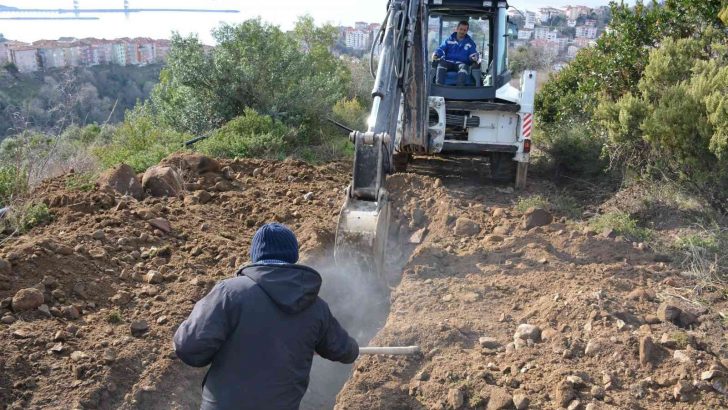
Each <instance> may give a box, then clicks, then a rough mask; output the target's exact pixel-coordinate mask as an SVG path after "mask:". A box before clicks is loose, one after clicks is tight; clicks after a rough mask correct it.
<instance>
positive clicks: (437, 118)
mask: <svg viewBox="0 0 728 410" xmlns="http://www.w3.org/2000/svg"><path fill="white" fill-rule="evenodd" d="M508 7H509V6H508V2H507V1H503V0H388V3H387V12H386V17H385V19H384V22H383V24H382V26H381V29H380V30H379V31H378V32H377V34H376V36H375V40H374V42H373V44H372V49H371V56H370V57H371V58H370V62H372V66H371V69H372V75H373V76H374V79H375V80H374V87H373V89H372V107H371V113H370V116H369V118H368V121H367V127H368V128H367V130H366V131H364V130H361V131H359V130H353V131H351V132H350V134H349V139H350V141H351V142H352V143H353V144H354V164H353V172H352V178H351V183H350V185H349V186H348V187H347V189H346V198H345V201H344V205H343V206H342V208H341V212H340V214H339V220H338V225H337V231H336V240H335V249H334V258H335V260H336V262H337V263H338V264H339V265H342V266H343V265H348V266H350V264H352V263H355V264H357V265H358V266H359V267H360V268H362V269H364V270H366V271H368V272H370V273H373V274H375V275H377V276H379V277H380V278H381V279H384V277H383V276H384V259H385V256H386V253H387V236H388V232H389V220H390V203H389V195H390V194H389V193H388V192H387V190H386V188H385V179H386V177H387V175H389V174H392V173H394V172H402V171H405V170H406V167H407V164H408V162H409V161H410V159H411V158H412V155H413V154H417V155H453V156H459V157H462V156H466V155H476V156H482V157H487V158H488V159H489V163H490V176H491V177H492V178H493V179H494V180H498V181H510V182H512V183H514V184H515V186H516V188H522V187H524V186H525V184H526V175H527V170H528V162H529V153H530V150H531V130H532V116H533V102H534V95H535V88H536V74H535V72H534V71H531V70H526V71H524V72H523V73H522V75H521V78H520V89H519V88H516V87H514V86H513V85H511V80H512V78H511V72H510V71H509V69H508V54H507V53H508V42H509V41H510V40H511V39H512V38H513V37H514V34H515V32H516V26H515V24H513V23H511V22H510V21H509V18H508ZM462 21H467V22H468V23H469V33H470V36H471V38H472V39H473V41H474V42H475V43H476V48H477V49H478V52H479V57H478V61H477V63H478V64H472V65H471V66H470V67H469V68H468V72H467V74H468V75H467V77H466V80H467V81H466V82H462V81H455V77H456V76H457V74H458V73H447V75H446V78H445V80H444V81H442V80H441V81H440V82H439V83H438V82H436V81H435V79H436V69H437V61H432V59H431V56H433V52H434V51H435V49H436V48H437V47H438V46H439V45H440V44H441V43H442V42H443V40H445V39H447V37H448V36H449V35H450V34H451V33H452V32H453V31H455V29H456V28H457V25H458V24H459V22H462ZM375 53H378V58H376V59H375V58H374V57H375ZM433 57H434V56H433ZM375 60H376V61H378V65H377V67H376V70H375V69H374V66H373V64H374V63H373V62H374V61H375ZM461 78H462V77H461Z"/></svg>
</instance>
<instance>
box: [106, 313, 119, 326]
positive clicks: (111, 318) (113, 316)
mask: <svg viewBox="0 0 728 410" xmlns="http://www.w3.org/2000/svg"><path fill="white" fill-rule="evenodd" d="M106 321H107V322H109V323H111V324H119V323H121V322H122V321H123V319H122V317H121V312H119V311H118V310H111V311H109V313H108V314H107V315H106Z"/></svg>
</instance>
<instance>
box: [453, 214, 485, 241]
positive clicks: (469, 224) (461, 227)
mask: <svg viewBox="0 0 728 410" xmlns="http://www.w3.org/2000/svg"><path fill="white" fill-rule="evenodd" d="M478 233H480V225H478V224H477V223H476V222H475V221H473V220H472V219H469V218H465V217H460V218H458V219H457V220H455V235H458V236H473V235H477V234H478Z"/></svg>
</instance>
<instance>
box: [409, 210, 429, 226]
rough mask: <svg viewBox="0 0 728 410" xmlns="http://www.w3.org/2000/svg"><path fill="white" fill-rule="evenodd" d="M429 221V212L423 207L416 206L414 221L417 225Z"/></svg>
mask: <svg viewBox="0 0 728 410" xmlns="http://www.w3.org/2000/svg"><path fill="white" fill-rule="evenodd" d="M426 221H427V214H426V213H425V211H424V210H423V209H422V208H415V209H414V210H413V211H412V222H414V224H415V226H421V225H422V224H424V223H425V222H426Z"/></svg>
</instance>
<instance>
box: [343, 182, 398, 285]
mask: <svg viewBox="0 0 728 410" xmlns="http://www.w3.org/2000/svg"><path fill="white" fill-rule="evenodd" d="M388 232H389V200H388V198H387V195H386V194H385V195H381V196H380V197H379V200H378V201H376V202H373V201H362V200H358V199H355V198H351V197H350V196H348V195H347V197H346V202H345V203H344V206H343V207H342V208H341V212H340V213H339V223H338V225H337V227H336V243H335V248H334V260H335V261H336V264H337V265H339V266H341V267H344V268H346V267H347V266H352V265H354V266H356V268H358V269H359V270H360V271H361V272H363V273H369V274H372V275H373V276H375V277H378V278H380V279H381V280H382V281H383V283H385V284H386V278H385V275H384V257H385V249H386V246H387V235H388Z"/></svg>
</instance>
